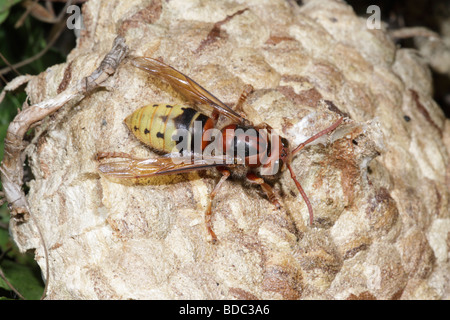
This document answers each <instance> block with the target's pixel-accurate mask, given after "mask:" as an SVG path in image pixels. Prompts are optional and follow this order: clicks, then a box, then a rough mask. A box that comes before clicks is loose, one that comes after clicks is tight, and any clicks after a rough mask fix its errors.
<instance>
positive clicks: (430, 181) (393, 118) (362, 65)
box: [11, 0, 450, 299]
mask: <svg viewBox="0 0 450 320" xmlns="http://www.w3.org/2000/svg"><path fill="white" fill-rule="evenodd" d="M244 9H247V10H244ZM240 11H241V12H240ZM235 13H236V14H235ZM233 14H235V15H234V16H232V15H233ZM228 16H229V18H227V17H228ZM83 18H84V24H85V27H86V29H85V30H83V31H82V33H81V37H80V38H79V39H78V42H77V47H76V48H75V49H74V50H73V51H72V53H71V54H70V55H69V57H68V59H67V63H66V64H61V65H55V66H53V67H51V68H49V69H47V70H46V71H45V72H44V73H42V74H40V75H39V76H36V77H35V78H33V79H32V80H31V81H30V82H29V84H28V87H27V93H28V95H29V98H30V102H31V103H36V102H39V101H42V100H45V99H48V98H50V97H52V96H54V95H55V94H56V93H57V92H58V90H61V89H64V88H65V87H67V86H68V85H69V84H72V83H75V82H76V81H78V80H79V79H81V78H82V77H83V76H86V75H87V74H89V73H91V72H92V70H94V69H95V68H96V66H97V65H98V63H99V62H100V61H101V59H102V58H103V57H104V55H105V53H106V52H108V50H109V49H110V47H111V43H112V41H113V39H114V38H115V37H116V36H117V35H122V36H123V37H124V38H125V39H126V43H127V45H128V46H129V48H130V50H131V52H130V54H131V55H135V56H138V55H142V56H150V57H154V58H158V57H160V58H162V59H163V60H164V61H165V62H166V63H168V64H170V65H171V66H173V67H175V68H177V69H178V70H180V71H182V72H184V73H185V74H187V75H189V76H190V77H192V78H193V79H195V80H196V81H198V82H199V83H200V84H202V85H203V86H204V87H205V88H207V89H208V90H209V91H211V92H212V93H214V94H215V95H216V96H217V97H218V98H220V99H221V100H222V101H224V102H226V103H230V104H233V103H235V102H236V101H237V99H238V97H239V94H240V92H241V91H242V88H243V86H244V85H245V84H251V85H253V86H254V87H255V91H254V92H253V93H252V94H251V95H250V97H249V99H248V103H247V104H246V105H245V108H244V110H245V112H246V113H247V115H248V118H249V119H250V120H252V121H253V122H254V123H260V122H267V123H268V124H270V125H271V126H272V127H273V128H275V129H276V130H277V131H278V132H279V133H280V134H281V135H282V136H284V137H286V138H288V139H289V140H290V141H291V143H292V144H296V143H297V144H298V143H300V142H301V141H302V140H304V139H305V138H307V137H309V136H311V135H313V134H314V133H317V132H318V131H320V130H322V129H324V128H325V127H327V126H329V125H330V124H331V123H332V122H333V120H335V119H336V118H337V116H338V114H337V113H340V114H344V113H345V114H347V115H348V117H347V118H346V121H345V123H344V124H343V125H341V126H340V127H339V128H338V129H337V130H336V131H335V132H334V133H333V134H332V135H331V136H329V137H328V138H326V139H321V140H320V143H317V144H315V145H313V146H310V147H308V148H306V149H305V150H304V151H302V153H301V154H299V155H298V156H297V157H296V158H295V160H294V162H293V167H294V169H295V171H296V173H297V176H298V178H299V180H300V181H301V183H302V185H303V187H304V189H305V191H306V193H307V194H308V195H309V198H310V200H311V203H312V205H313V208H314V211H315V215H316V217H315V223H314V225H313V226H312V227H310V226H308V211H307V208H306V205H305V203H304V202H303V200H302V198H301V196H300V195H299V194H298V192H297V189H296V187H295V185H294V183H293V181H292V180H291V179H290V177H289V174H288V173H287V172H286V173H284V174H283V175H282V176H281V178H280V179H279V180H278V181H277V182H275V183H273V187H274V189H275V190H276V192H277V194H278V195H279V197H280V202H281V203H282V205H283V209H282V210H275V209H274V207H273V205H272V204H271V203H270V202H269V201H268V199H267V198H266V197H265V196H264V194H263V193H262V192H260V190H259V189H258V188H256V187H249V186H248V185H246V184H245V183H242V182H241V181H239V180H230V181H226V183H225V184H224V186H223V188H222V190H221V192H220V193H219V194H218V196H217V197H216V199H215V202H214V203H213V210H214V215H213V220H212V222H213V227H214V230H215V231H216V233H217V236H218V238H219V241H218V243H217V244H212V243H211V242H209V241H208V238H207V233H206V229H205V225H204V216H203V214H204V211H205V209H206V205H207V203H208V195H209V193H210V192H211V190H212V188H213V187H214V185H215V183H216V182H217V180H218V175H217V174H216V173H215V172H214V171H210V172H199V173H190V174H183V175H175V176H167V177H163V178H157V179H155V180H154V181H153V182H152V183H150V184H149V185H139V186H128V185H122V184H117V183H114V182H111V181H109V180H108V179H106V178H105V177H103V176H100V175H99V174H98V171H97V162H96V161H95V154H96V153H97V152H99V151H120V152H128V153H132V154H134V155H137V156H143V157H154V156H156V154H155V153H154V152H152V151H151V150H150V149H149V148H147V147H145V146H144V145H142V144H141V143H139V142H138V141H137V139H135V138H134V137H133V136H132V135H131V134H130V133H129V132H128V130H127V128H126V127H125V125H124V124H123V122H122V121H123V119H124V118H125V117H126V116H127V115H128V114H130V113H131V112H133V111H134V110H136V109H137V108H139V107H141V106H143V105H146V104H149V103H164V102H167V103H185V100H183V97H182V96H180V95H178V94H177V93H175V92H174V91H173V90H172V89H171V88H170V87H169V86H167V85H164V84H162V83H160V82H159V81H157V80H155V79H153V78H151V77H149V76H148V75H147V74H145V73H144V72H142V71H140V70H137V69H136V68H134V67H133V66H132V65H131V64H130V63H129V62H125V63H124V64H123V65H122V66H121V67H120V68H119V70H118V71H117V72H116V74H115V75H114V77H113V78H112V79H111V81H109V82H108V86H109V89H108V90H98V91H97V92H95V93H93V94H92V95H90V96H88V97H86V98H85V99H84V100H83V101H82V102H80V103H79V104H77V105H75V106H67V107H65V108H64V110H63V111H62V112H60V116H59V117H58V116H56V117H52V118H51V119H48V124H49V129H48V132H46V133H45V134H44V135H42V136H41V138H40V139H39V141H38V142H37V144H36V146H35V148H34V149H32V150H31V151H30V152H29V157H30V159H31V161H30V164H31V167H32V170H33V174H34V177H35V179H34V180H33V181H31V182H30V191H29V194H28V200H29V202H30V207H31V209H32V213H33V215H34V216H35V218H36V220H37V221H38V223H39V224H40V227H41V228H42V230H43V234H44V238H45V241H46V243H47V246H48V248H49V263H50V282H49V292H48V298H49V299H97V298H100V299H225V298H238V299H241V298H243V299H252V298H260V299H300V298H301V299H310V298H316V299H332V298H336V299H347V298H362V299H368V298H377V299H395V298H402V299H414V298H420V299H439V298H447V299H448V298H449V297H450V289H449V274H450V272H449V271H450V270H449V250H448V248H449V245H450V240H449V239H450V238H449V232H450V217H449V204H448V201H449V159H448V154H449V153H448V150H449V148H450V125H449V121H448V120H446V119H445V117H444V115H443V113H442V112H441V110H440V108H439V106H438V105H437V104H436V103H435V102H434V101H433V99H432V82H431V77H430V72H429V69H428V66H427V65H426V64H425V63H424V62H423V60H422V59H421V58H420V56H419V55H418V54H417V52H416V51H415V50H411V49H401V48H397V47H396V46H395V45H394V43H393V41H392V40H391V39H390V38H389V36H388V34H387V33H386V31H385V30H384V29H381V30H368V29H367V28H366V21H365V20H364V19H362V18H359V17H357V16H356V15H355V14H354V12H353V10H352V8H351V7H350V6H348V5H346V4H344V3H341V2H338V1H331V0H330V1H308V2H307V3H306V4H305V5H303V6H301V7H298V6H297V4H295V3H294V2H293V1H282V0H276V1H270V2H263V1H259V0H254V1H252V0H245V1H232V0H227V1H199V0H170V1H161V0H152V1H137V0H135V1H117V0H108V1H106V0H91V1H89V2H87V3H86V4H85V5H84V7H83ZM11 230H12V234H13V236H14V239H15V240H16V242H17V243H18V245H19V246H20V248H21V249H22V250H27V249H35V250H36V253H37V256H36V259H37V261H38V263H39V264H40V266H41V267H42V268H43V269H44V270H45V268H46V265H45V259H44V252H43V249H42V243H41V241H40V240H39V236H38V234H37V233H36V231H35V230H36V229H35V228H34V226H33V224H32V222H27V223H22V224H14V223H12V225H11Z"/></svg>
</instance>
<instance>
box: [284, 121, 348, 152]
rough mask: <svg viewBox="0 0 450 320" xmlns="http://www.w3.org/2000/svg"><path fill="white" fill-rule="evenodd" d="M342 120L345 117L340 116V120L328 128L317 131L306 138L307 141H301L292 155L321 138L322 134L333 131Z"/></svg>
mask: <svg viewBox="0 0 450 320" xmlns="http://www.w3.org/2000/svg"><path fill="white" fill-rule="evenodd" d="M342 120H344V118H339V120H338V121H336V122H335V123H333V124H332V125H331V126H329V127H328V128H326V129H324V130H322V131H320V132H319V133H316V134H315V135H313V136H312V137H311V138H309V139H308V140H306V141H305V142H302V143H300V144H299V145H298V146H297V148H295V149H294V150H292V155H294V154H296V153H297V152H299V151H300V150H302V149H303V148H304V147H306V146H307V145H308V143H311V142H313V141H314V140H316V139H318V138H320V137H321V136H323V135H324V134H327V133H329V132H331V131H333V130H334V129H336V128H337V127H338V126H339V125H340V124H341V122H342Z"/></svg>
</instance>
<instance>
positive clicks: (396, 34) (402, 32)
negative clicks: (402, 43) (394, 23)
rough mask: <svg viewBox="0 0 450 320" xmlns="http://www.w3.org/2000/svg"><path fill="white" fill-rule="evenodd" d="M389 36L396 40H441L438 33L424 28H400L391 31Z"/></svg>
mask: <svg viewBox="0 0 450 320" xmlns="http://www.w3.org/2000/svg"><path fill="white" fill-rule="evenodd" d="M389 34H390V35H391V37H393V38H395V39H405V38H414V37H427V38H431V39H440V37H439V35H438V34H437V33H436V32H433V31H431V30H430V29H427V28H424V27H411V28H400V29H396V30H390V31H389Z"/></svg>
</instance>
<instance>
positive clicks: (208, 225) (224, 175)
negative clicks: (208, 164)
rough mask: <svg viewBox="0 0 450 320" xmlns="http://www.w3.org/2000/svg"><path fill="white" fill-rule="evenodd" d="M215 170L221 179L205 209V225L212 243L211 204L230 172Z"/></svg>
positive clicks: (213, 236)
mask: <svg viewBox="0 0 450 320" xmlns="http://www.w3.org/2000/svg"><path fill="white" fill-rule="evenodd" d="M217 170H219V172H220V173H221V174H222V178H220V180H219V182H218V183H217V184H216V186H215V187H214V190H213V191H212V192H211V194H210V195H209V203H208V208H207V209H206V213H205V224H206V228H207V229H208V232H209V234H210V235H211V240H212V242H216V241H217V236H216V234H215V233H214V231H213V229H212V225H211V215H212V210H211V206H212V202H213V200H214V197H215V196H216V195H217V192H219V189H220V187H222V185H223V183H224V182H225V180H227V179H228V177H229V176H230V171H229V170H228V169H226V168H224V167H218V168H217Z"/></svg>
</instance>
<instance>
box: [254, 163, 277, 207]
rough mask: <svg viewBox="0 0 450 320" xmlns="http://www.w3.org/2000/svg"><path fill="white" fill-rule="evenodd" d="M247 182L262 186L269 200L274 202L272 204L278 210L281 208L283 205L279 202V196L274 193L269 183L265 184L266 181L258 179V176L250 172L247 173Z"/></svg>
mask: <svg viewBox="0 0 450 320" xmlns="http://www.w3.org/2000/svg"><path fill="white" fill-rule="evenodd" d="M247 180H248V181H249V182H251V183H253V184H259V185H260V186H261V189H262V190H263V191H264V193H265V194H266V195H267V198H269V201H270V202H272V204H273V205H274V206H275V207H276V208H277V209H280V208H281V204H280V202H279V201H278V198H277V196H276V195H275V192H273V190H272V187H271V186H269V185H268V184H267V183H265V182H264V179H263V178H261V177H258V176H257V175H256V174H254V173H252V172H249V173H247Z"/></svg>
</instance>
